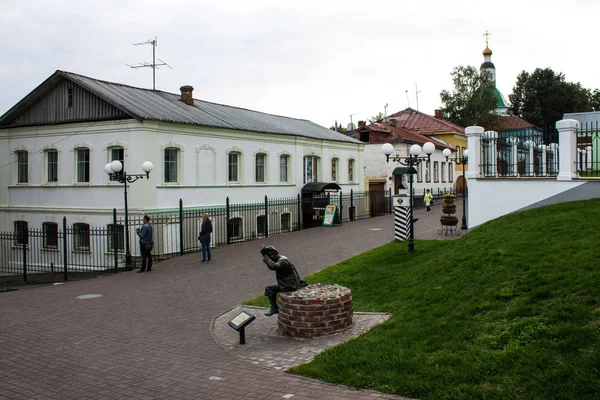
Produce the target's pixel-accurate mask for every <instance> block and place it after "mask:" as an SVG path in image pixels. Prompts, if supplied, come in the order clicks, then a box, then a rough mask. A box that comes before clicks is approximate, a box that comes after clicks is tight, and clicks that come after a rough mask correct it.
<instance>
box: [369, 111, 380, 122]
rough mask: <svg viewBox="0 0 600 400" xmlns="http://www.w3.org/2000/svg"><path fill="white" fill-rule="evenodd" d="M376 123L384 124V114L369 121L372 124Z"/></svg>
mask: <svg viewBox="0 0 600 400" xmlns="http://www.w3.org/2000/svg"><path fill="white" fill-rule="evenodd" d="M375 122H383V113H381V112H380V113H379V114H377V115H374V116H373V117H371V118H370V119H369V123H370V124H373V123H375Z"/></svg>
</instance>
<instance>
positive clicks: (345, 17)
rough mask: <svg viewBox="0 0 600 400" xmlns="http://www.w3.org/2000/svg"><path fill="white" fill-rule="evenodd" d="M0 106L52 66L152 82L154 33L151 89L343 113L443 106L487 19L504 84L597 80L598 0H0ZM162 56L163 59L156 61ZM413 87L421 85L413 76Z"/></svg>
mask: <svg viewBox="0 0 600 400" xmlns="http://www.w3.org/2000/svg"><path fill="white" fill-rule="evenodd" d="M0 5H1V6H2V8H1V10H2V11H1V12H0V26H1V27H2V28H1V29H0V49H1V54H2V55H1V58H2V60H1V62H0V115H1V114H4V113H5V112H6V111H8V110H9V109H10V108H11V107H12V106H14V105H15V104H16V103H17V102H18V101H19V100H21V99H22V98H23V97H24V96H26V95H27V94H28V93H29V92H30V91H31V90H33V89H34V88H35V87H37V86H38V85H39V84H40V83H42V82H43V81H44V80H45V79H46V78H48V77H49V76H50V75H51V74H52V73H54V71H56V70H57V69H61V70H65V71H70V72H75V73H79V74H82V75H86V76H89V77H92V78H97V79H101V80H107V81H111V82H118V83H123V84H127V85H131V86H137V87H144V88H152V70H151V69H150V68H140V69H132V68H130V67H128V66H127V65H126V64H130V65H138V64H139V63H143V62H148V63H150V62H152V46H150V45H140V46H134V45H133V44H132V43H139V42H145V41H148V40H150V39H154V38H155V37H157V38H158V47H157V48H156V52H157V53H156V56H157V58H160V59H161V60H163V61H165V62H166V63H168V64H169V65H170V66H172V67H173V69H169V68H167V67H164V66H163V67H160V69H158V70H157V71H156V88H157V89H159V90H163V91H167V92H172V93H179V87H180V86H182V85H192V86H193V87H194V98H196V99H201V100H206V101H211V102H216V103H221V104H227V105H231V106H237V107H242V108H248V109H253V110H257V111H262V112H266V113H271V114H278V115H284V116H289V117H294V118H302V119H308V120H311V121H313V122H316V123H318V124H320V125H323V126H326V127H330V126H332V125H333V124H334V122H335V121H336V120H337V121H338V122H339V123H342V124H343V125H344V126H346V125H347V124H348V123H349V122H350V114H354V115H353V116H352V120H353V122H354V123H356V122H357V121H358V120H366V119H368V118H370V117H372V116H373V115H375V114H377V113H378V112H384V106H385V105H386V104H388V108H387V113H388V114H391V113H393V112H396V111H400V110H402V109H404V108H406V107H407V106H409V105H410V107H412V108H415V109H416V108H417V93H416V88H418V91H419V93H418V108H419V110H420V111H423V112H425V113H428V114H433V112H434V109H436V108H439V107H441V102H440V96H439V94H440V92H441V91H442V90H444V89H446V90H451V89H452V82H451V76H450V74H451V72H452V69H453V68H454V67H456V66H459V65H473V66H476V67H478V68H479V66H480V65H481V63H482V62H483V56H482V54H481V53H482V51H483V49H484V48H485V37H484V33H485V31H486V30H488V31H489V32H491V36H490V37H489V46H490V48H491V49H492V51H493V55H492V62H493V63H494V64H495V66H496V73H497V86H498V89H500V91H501V92H502V93H503V94H504V95H505V96H506V97H507V98H508V95H509V94H510V93H511V91H512V88H513V86H514V83H515V80H516V77H517V75H518V74H519V73H520V72H521V71H523V70H526V71H529V72H532V71H533V70H534V69H535V68H537V67H541V68H546V67H550V68H552V69H553V70H554V71H556V72H562V73H564V74H565V75H566V78H567V80H568V81H572V82H581V84H582V85H583V86H584V87H587V88H600V70H599V69H598V65H599V58H600V57H599V54H598V49H597V48H596V43H597V36H598V33H597V32H598V30H597V28H596V26H595V25H596V19H597V17H598V16H599V15H600V1H597V0H573V1H557V0H533V1H523V0H520V1H516V0H506V1H495V2H491V1H480V0H474V1H470V0H469V1H462V0H455V1H447V0H429V1H420V2H407V1H400V0H371V1H352V0H340V1H338V0H335V1H333V0H320V1H313V0H302V1H296V0H287V1H284V0H218V1H217V0H212V1H205V0H163V1H154V0H146V1H139V0H118V1H116V0H103V1H97V0H96V1H88V0H77V1H75V0H27V1H23V0H0ZM157 62H158V60H157ZM415 86H416V88H415Z"/></svg>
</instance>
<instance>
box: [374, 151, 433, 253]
mask: <svg viewBox="0 0 600 400" xmlns="http://www.w3.org/2000/svg"><path fill="white" fill-rule="evenodd" d="M421 150H422V151H424V152H425V154H427V157H420V156H419V155H420V154H421ZM434 151H435V144H433V143H431V142H426V143H424V144H423V149H421V146H419V145H418V144H413V145H412V146H410V149H409V151H408V152H409V153H410V155H409V156H407V157H401V156H399V155H395V156H394V157H392V161H393V162H397V163H399V164H402V165H406V166H408V170H409V173H410V179H409V182H410V232H409V235H408V251H409V252H413V251H415V220H414V218H413V208H414V196H413V175H414V174H415V173H416V169H415V168H414V167H415V166H416V165H419V164H420V163H421V162H423V161H429V160H430V159H431V155H432V154H433V152H434ZM381 152H382V153H383V154H385V161H386V162H388V163H389V162H390V155H391V154H392V153H393V152H394V146H392V145H391V144H390V143H385V144H384V145H382V146H381Z"/></svg>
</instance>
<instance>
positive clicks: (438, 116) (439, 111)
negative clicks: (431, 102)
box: [433, 110, 444, 119]
mask: <svg viewBox="0 0 600 400" xmlns="http://www.w3.org/2000/svg"><path fill="white" fill-rule="evenodd" d="M433 116H434V117H435V118H437V119H444V116H443V115H442V110H435V111H434V114H433Z"/></svg>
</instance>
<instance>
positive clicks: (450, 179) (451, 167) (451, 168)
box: [448, 162, 455, 183]
mask: <svg viewBox="0 0 600 400" xmlns="http://www.w3.org/2000/svg"><path fill="white" fill-rule="evenodd" d="M454 168H455V167H454V163H452V162H449V163H448V182H450V183H454Z"/></svg>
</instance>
